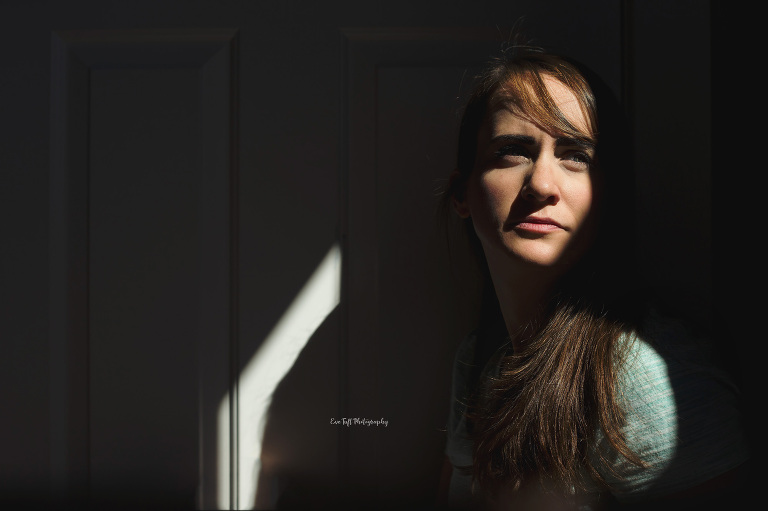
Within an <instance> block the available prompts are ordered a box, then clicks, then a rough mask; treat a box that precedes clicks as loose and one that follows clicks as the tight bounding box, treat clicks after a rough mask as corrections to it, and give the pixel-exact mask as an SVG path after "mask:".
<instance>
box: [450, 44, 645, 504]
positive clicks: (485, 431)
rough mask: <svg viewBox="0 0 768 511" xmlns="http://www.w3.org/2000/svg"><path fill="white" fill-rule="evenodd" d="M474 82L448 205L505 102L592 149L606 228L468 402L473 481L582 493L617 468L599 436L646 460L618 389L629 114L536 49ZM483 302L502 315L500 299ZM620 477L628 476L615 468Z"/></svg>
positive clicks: (631, 312)
mask: <svg viewBox="0 0 768 511" xmlns="http://www.w3.org/2000/svg"><path fill="white" fill-rule="evenodd" d="M543 75H546V76H550V77H554V78H555V79H557V80H559V81H560V82H562V83H563V84H564V85H566V86H567V87H568V88H570V89H571V90H572V91H573V92H574V94H575V95H576V97H577V98H578V100H579V102H580V104H581V108H582V111H583V112H584V114H585V117H586V119H587V120H588V122H589V124H590V133H583V132H581V131H579V130H578V129H576V128H575V127H574V126H573V125H572V124H571V123H570V122H569V121H568V120H567V119H566V118H565V116H564V115H563V113H562V112H561V111H560V110H559V109H558V108H557V106H556V105H555V102H554V101H553V100H552V98H551V97H550V95H549V93H548V92H547V88H546V86H545V84H544V83H543V81H542V76H543ZM476 83H477V85H476V87H475V89H474V91H473V93H472V95H471V96H470V98H469V100H468V102H467V104H466V107H465V109H464V114H463V116H462V121H461V125H460V128H459V144H458V154H457V169H456V170H457V172H456V173H455V176H454V179H452V180H451V182H450V183H449V186H448V188H447V189H446V191H445V193H444V195H443V200H444V205H447V204H448V203H449V201H451V200H452V199H454V198H456V199H461V198H462V197H463V194H464V193H465V190H466V184H467V180H468V179H469V176H470V174H471V173H472V172H473V170H474V167H475V160H476V152H477V134H478V132H479V130H480V128H481V126H482V124H483V122H485V119H486V114H487V112H488V109H489V105H490V103H491V102H493V101H505V102H509V103H511V104H513V105H514V106H515V107H516V109H517V110H518V111H520V112H522V113H523V114H524V115H527V116H528V117H529V118H531V119H533V120H535V121H536V122H537V123H538V124H540V125H541V126H542V127H543V128H544V129H546V130H548V131H551V132H555V133H563V134H565V135H567V136H569V137H573V138H578V139H582V140H586V141H588V142H590V143H594V144H596V147H597V149H596V151H597V157H596V160H595V169H594V172H595V173H596V179H597V182H598V183H599V186H598V193H596V197H597V198H596V202H597V204H596V207H597V209H598V214H599V226H598V234H597V237H596V239H595V241H594V242H593V244H592V247H591V248H590V250H589V251H588V253H587V254H586V255H585V256H583V257H582V259H581V260H580V261H579V262H578V263H577V264H576V266H575V267H574V268H572V269H571V271H570V272H569V274H568V275H567V276H566V277H565V278H564V279H563V280H562V281H561V282H560V283H559V287H558V291H557V292H556V293H555V295H554V296H553V297H552V299H551V300H550V302H549V303H548V305H547V308H546V310H545V311H544V313H543V314H542V315H541V316H540V317H539V318H537V320H536V322H535V323H531V324H529V325H527V327H526V328H525V329H524V330H523V331H521V332H520V333H519V334H518V335H520V336H522V340H523V341H524V342H523V343H522V345H523V346H524V348H523V349H522V350H521V351H520V352H518V353H508V354H506V355H505V356H503V358H502V359H501V362H500V369H499V373H498V375H497V376H494V377H491V378H487V379H486V380H485V381H481V382H480V384H479V385H478V387H477V391H476V393H475V394H474V396H472V399H471V401H470V406H469V409H468V413H467V417H468V424H469V429H470V434H471V436H472V438H473V444H474V452H473V465H472V468H471V470H472V474H473V480H474V482H475V483H476V485H477V486H479V487H480V488H482V489H483V490H486V491H488V492H490V493H491V494H493V493H494V492H495V491H497V490H499V489H501V488H509V487H511V488H513V489H517V488H520V487H521V486H522V485H525V484H526V483H528V482H529V481H534V480H535V481H542V480H546V481H548V482H549V483H550V484H554V485H556V486H559V487H561V488H563V489H564V490H570V489H572V488H577V489H578V488H581V489H584V490H586V489H587V488H588V487H593V486H594V483H597V484H598V486H603V487H605V486H607V482H606V479H607V478H606V477H604V475H603V474H605V473H606V471H609V472H613V468H612V466H611V465H610V464H609V463H608V461H607V460H608V455H609V453H608V452H605V450H604V449H598V448H597V444H598V442H597V440H598V437H601V438H603V439H604V440H605V443H603V445H606V444H607V445H609V446H610V449H612V450H613V451H614V453H619V454H620V455H622V456H624V457H625V458H626V459H628V460H629V461H630V462H631V463H634V464H636V465H639V466H642V465H643V462H642V460H641V459H640V458H639V457H638V456H637V455H636V454H635V453H633V452H632V451H631V450H630V449H629V448H628V446H627V442H626V439H625V438H624V436H623V434H622V425H623V420H624V417H623V411H622V409H621V407H620V406H619V401H618V399H617V389H616V382H617V378H618V376H617V372H618V368H619V367H620V364H621V361H622V358H623V356H624V352H625V350H626V348H627V347H628V343H627V342H622V339H630V338H631V333H632V332H633V331H634V330H636V328H637V325H638V322H639V318H640V317H641V315H642V307H641V304H642V300H641V299H640V297H641V295H640V294H639V292H638V286H636V285H634V283H633V282H632V275H633V273H632V269H633V267H634V266H633V263H634V261H633V253H634V250H633V247H632V241H633V226H634V221H633V218H632V215H631V212H632V208H631V206H632V197H633V196H634V195H633V194H632V187H631V185H632V182H633V177H632V172H631V166H630V165H631V160H632V156H631V151H630V145H629V144H628V140H629V138H628V136H627V135H628V130H627V123H626V119H625V118H624V116H623V112H622V109H621V107H620V104H619V103H618V101H616V100H615V96H614V95H613V94H612V92H611V91H610V89H609V88H608V87H607V86H605V85H604V83H603V82H602V81H601V80H600V79H599V78H598V77H597V76H596V75H594V74H593V73H591V72H590V71H589V70H587V69H586V68H584V67H583V66H581V65H580V64H577V63H575V62H573V61H571V60H569V59H566V58H563V57H559V56H555V55H552V54H548V53H545V52H543V51H542V50H539V49H537V48H528V47H515V48H511V49H509V50H507V52H506V53H505V54H504V55H503V56H502V57H500V58H498V59H494V60H493V61H492V62H491V64H490V65H489V66H488V67H487V69H486V70H485V71H484V72H483V73H482V74H481V75H479V77H478V79H477V82H476ZM446 207H447V206H446ZM464 223H465V226H466V230H467V234H468V237H469V240H470V242H471V244H472V245H473V248H474V249H475V253H476V255H477V256H478V258H479V260H480V261H481V265H482V269H483V275H485V280H486V283H485V289H486V297H488V296H490V295H491V294H492V293H489V292H487V291H488V290H489V289H492V284H491V282H490V278H489V276H490V275H489V272H488V269H487V265H486V264H485V261H484V257H483V254H482V247H481V246H480V243H479V240H478V238H477V235H476V234H475V233H474V229H473V227H472V223H471V219H465V220H464ZM609 234H610V235H609ZM492 301H493V300H492V299H491V302H492ZM487 306H488V307H489V309H490V310H495V311H496V312H497V313H498V302H495V303H488V304H487ZM484 321H488V314H486V315H485V318H484ZM585 474H587V475H588V479H586V478H585ZM616 476H618V477H620V476H621V474H617V473H615V472H614V473H612V477H616Z"/></svg>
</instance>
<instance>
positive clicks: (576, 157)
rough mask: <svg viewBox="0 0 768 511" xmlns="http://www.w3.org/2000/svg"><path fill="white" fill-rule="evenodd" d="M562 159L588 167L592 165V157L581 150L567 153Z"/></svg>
mask: <svg viewBox="0 0 768 511" xmlns="http://www.w3.org/2000/svg"><path fill="white" fill-rule="evenodd" d="M563 160H565V161H567V162H568V163H569V164H571V165H574V164H575V165H577V166H579V167H584V168H589V167H591V166H592V158H591V157H590V156H589V155H588V154H587V153H584V152H581V151H575V152H572V153H569V154H567V155H565V157H563Z"/></svg>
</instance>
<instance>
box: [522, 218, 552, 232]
mask: <svg viewBox="0 0 768 511" xmlns="http://www.w3.org/2000/svg"><path fill="white" fill-rule="evenodd" d="M512 228H513V229H520V230H523V231H529V232H553V231H559V230H562V229H563V227H562V226H561V225H560V224H558V223H557V222H555V221H554V220H552V219H551V218H544V217H534V216H528V217H525V218H523V219H522V220H519V221H517V222H515V223H514V225H513V226H512Z"/></svg>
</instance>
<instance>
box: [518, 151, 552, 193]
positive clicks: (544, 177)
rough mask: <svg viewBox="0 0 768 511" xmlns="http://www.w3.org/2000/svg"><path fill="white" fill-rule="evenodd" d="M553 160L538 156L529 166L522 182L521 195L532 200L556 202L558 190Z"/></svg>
mask: <svg viewBox="0 0 768 511" xmlns="http://www.w3.org/2000/svg"><path fill="white" fill-rule="evenodd" d="M554 167H555V162H554V161H551V159H550V158H547V157H539V158H538V159H537V160H536V161H535V162H534V163H533V166H532V167H531V171H530V173H529V174H528V176H526V180H525V183H524V184H523V189H522V193H523V197H524V198H525V199H527V200H530V201H533V202H544V203H547V204H557V203H558V202H559V201H560V190H559V188H558V186H557V182H556V177H555V176H556V173H555V168H554Z"/></svg>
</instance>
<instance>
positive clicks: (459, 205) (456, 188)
mask: <svg viewBox="0 0 768 511" xmlns="http://www.w3.org/2000/svg"><path fill="white" fill-rule="evenodd" d="M460 181H461V173H460V172H459V171H458V170H454V171H453V172H451V176H450V178H448V189H449V190H451V203H452V204H453V209H454V210H455V211H456V214H458V215H459V216H460V217H461V218H469V204H467V183H466V181H465V182H460Z"/></svg>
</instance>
